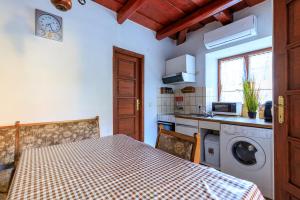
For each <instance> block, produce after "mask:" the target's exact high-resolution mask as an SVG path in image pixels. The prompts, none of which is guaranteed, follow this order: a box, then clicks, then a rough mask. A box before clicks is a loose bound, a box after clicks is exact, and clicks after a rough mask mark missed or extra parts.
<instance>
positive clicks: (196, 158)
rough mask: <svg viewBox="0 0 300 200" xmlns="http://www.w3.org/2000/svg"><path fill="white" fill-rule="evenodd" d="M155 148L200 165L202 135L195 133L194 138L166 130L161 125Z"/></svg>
mask: <svg viewBox="0 0 300 200" xmlns="http://www.w3.org/2000/svg"><path fill="white" fill-rule="evenodd" d="M155 148H157V149H160V150H162V151H165V152H167V153H170V154H172V155H174V156H177V157H180V158H183V159H185V160H190V161H191V162H194V163H197V164H199V162H200V133H195V134H194V137H192V136H188V135H184V134H182V133H177V132H174V131H167V130H164V129H163V126H162V125H160V126H159V133H158V136H157V140H156V146H155Z"/></svg>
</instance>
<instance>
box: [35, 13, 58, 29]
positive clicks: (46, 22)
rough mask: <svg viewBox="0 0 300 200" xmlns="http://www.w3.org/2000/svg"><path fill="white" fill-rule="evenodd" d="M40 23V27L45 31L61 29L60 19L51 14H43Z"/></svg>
mask: <svg viewBox="0 0 300 200" xmlns="http://www.w3.org/2000/svg"><path fill="white" fill-rule="evenodd" d="M38 24H39V26H40V29H41V30H43V31H45V32H52V33H57V32H59V31H60V29H61V26H60V23H59V21H58V20H57V19H56V18H54V17H53V16H51V15H41V16H40V17H39V19H38Z"/></svg>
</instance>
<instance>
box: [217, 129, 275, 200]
mask: <svg viewBox="0 0 300 200" xmlns="http://www.w3.org/2000/svg"><path fill="white" fill-rule="evenodd" d="M220 150H221V157H220V165H221V166H220V167H221V171H222V172H225V173H227V174H230V175H232V176H235V177H238V178H241V179H245V180H248V181H251V182H253V183H255V184H256V185H257V186H258V188H259V189H260V191H261V192H262V193H263V195H264V196H265V197H267V198H270V199H274V182H273V180H274V178H273V177H274V176H273V174H274V173H273V171H274V169H273V131H272V130H271V129H263V128H252V127H244V126H235V125H222V126H221V133H220Z"/></svg>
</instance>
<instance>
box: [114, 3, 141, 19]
mask: <svg viewBox="0 0 300 200" xmlns="http://www.w3.org/2000/svg"><path fill="white" fill-rule="evenodd" d="M145 2H146V0H128V1H127V3H126V4H125V5H124V6H123V7H122V8H121V9H120V10H119V11H118V16H117V20H118V23H119V24H122V23H123V22H125V21H126V20H127V19H128V18H129V17H130V16H132V15H133V14H134V13H135V12H136V11H137V10H138V9H139V8H140V7H141V6H142V5H143V4H144V3H145Z"/></svg>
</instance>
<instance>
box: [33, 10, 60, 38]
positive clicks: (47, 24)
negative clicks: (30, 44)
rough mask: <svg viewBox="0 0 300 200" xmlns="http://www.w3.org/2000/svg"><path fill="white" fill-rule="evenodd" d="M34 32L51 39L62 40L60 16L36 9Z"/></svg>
mask: <svg viewBox="0 0 300 200" xmlns="http://www.w3.org/2000/svg"><path fill="white" fill-rule="evenodd" d="M35 27H36V28H35V29H36V30H35V34H36V35H37V36H40V37H44V38H47V39H51V40H57V41H62V36H63V35H62V34H63V33H62V18H61V17H59V16H55V15H52V14H50V13H47V12H44V11H41V10H36V22H35Z"/></svg>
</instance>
